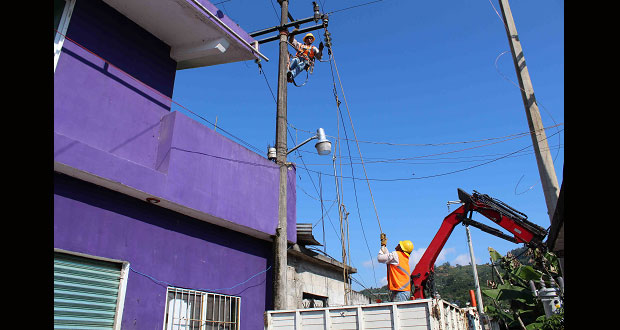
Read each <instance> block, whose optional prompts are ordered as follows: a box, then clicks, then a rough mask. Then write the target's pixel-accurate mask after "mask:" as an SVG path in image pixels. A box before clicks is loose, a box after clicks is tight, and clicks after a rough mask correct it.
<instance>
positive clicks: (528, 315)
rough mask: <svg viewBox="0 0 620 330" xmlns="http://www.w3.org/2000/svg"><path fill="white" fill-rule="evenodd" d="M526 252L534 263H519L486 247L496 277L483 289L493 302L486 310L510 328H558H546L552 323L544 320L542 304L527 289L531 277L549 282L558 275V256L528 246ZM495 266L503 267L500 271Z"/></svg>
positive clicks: (535, 280) (536, 280)
mask: <svg viewBox="0 0 620 330" xmlns="http://www.w3.org/2000/svg"><path fill="white" fill-rule="evenodd" d="M526 253H527V255H529V256H532V259H533V261H534V262H533V265H534V266H530V265H523V264H521V263H520V262H519V261H518V260H517V258H516V257H515V256H514V255H512V254H511V253H508V254H507V255H506V256H505V257H503V256H502V255H501V254H500V253H498V252H497V251H496V250H495V249H493V248H491V247H489V255H490V257H491V265H492V267H493V268H494V271H495V273H496V274H497V277H498V278H497V281H495V280H494V281H489V282H488V283H487V286H488V287H489V288H488V289H483V290H482V293H483V294H484V295H485V296H487V297H489V298H491V301H492V304H487V305H486V306H485V308H484V310H485V313H487V314H488V315H490V316H491V317H493V318H495V319H500V320H502V321H503V322H504V324H505V325H506V326H507V327H508V328H509V329H521V330H533V329H543V328H549V329H560V328H559V327H549V324H551V322H546V319H545V312H544V309H543V307H542V304H541V303H540V301H538V299H536V297H535V296H534V294H533V293H532V291H531V290H530V288H529V281H530V280H532V281H534V282H535V283H538V282H539V281H541V280H543V281H545V282H546V283H548V284H549V285H551V283H550V282H552V281H555V280H554V277H557V276H558V275H559V274H558V271H557V270H558V269H559V267H558V261H557V258H556V257H555V255H553V254H552V253H550V252H544V253H543V252H541V251H540V250H539V249H528V251H527V252H526ZM496 267H497V268H500V269H502V270H503V274H500V272H499V271H498V270H497V268H496ZM556 319H557V318H556ZM556 323H557V322H556ZM560 323H561V322H560Z"/></svg>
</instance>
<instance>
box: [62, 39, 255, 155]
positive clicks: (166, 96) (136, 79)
mask: <svg viewBox="0 0 620 330" xmlns="http://www.w3.org/2000/svg"><path fill="white" fill-rule="evenodd" d="M54 31H55V32H56V33H58V34H59V35H61V36H63V37H64V38H65V40H69V41H71V42H72V43H73V44H75V45H76V46H78V47H80V48H82V49H83V50H85V51H87V52H88V53H90V54H92V55H94V56H95V57H97V58H98V59H100V60H102V61H104V62H105V63H106V64H108V65H109V66H111V67H113V68H115V69H116V70H118V71H120V72H121V73H123V74H125V75H126V76H127V77H129V78H131V79H133V80H135V81H136V82H138V83H140V84H141V85H143V86H145V87H146V88H148V89H150V90H151V91H153V92H155V93H157V94H159V95H160V96H162V97H164V98H165V99H167V100H169V101H170V102H172V103H174V104H176V105H178V106H179V107H181V108H183V109H184V110H186V111H188V112H190V113H191V114H193V115H195V116H196V117H198V118H200V119H202V120H204V121H205V122H207V123H209V124H211V125H213V127H215V124H214V123H212V122H210V121H209V120H207V119H206V118H204V117H202V116H200V115H199V114H197V113H195V112H193V111H191V110H190V109H188V108H186V107H184V106H183V105H181V104H180V103H178V102H177V101H175V100H173V99H172V98H171V97H169V96H168V95H165V94H163V93H162V92H160V91H158V90H156V89H155V88H153V87H151V86H149V85H147V84H146V83H144V82H142V81H141V80H139V79H138V78H136V77H134V76H132V75H130V74H129V73H127V72H125V71H124V70H122V69H120V68H119V67H117V66H116V65H114V64H112V63H111V62H110V61H108V60H106V59H104V58H102V57H101V56H99V55H97V54H95V53H94V52H93V51H91V50H89V49H88V48H86V47H84V46H83V45H81V44H79V43H78V42H76V41H75V40H73V39H71V38H69V37H67V36H66V35H64V34H62V33H60V32H58V30H56V29H54ZM220 130H221V131H222V132H224V133H226V134H228V135H229V136H230V137H232V138H234V139H235V140H237V141H239V142H241V144H243V145H244V146H246V147H248V148H250V149H252V150H254V151H256V152H258V153H260V152H261V151H260V149H258V148H257V147H255V146H253V145H251V144H250V143H248V142H246V141H244V140H243V139H241V138H239V137H237V136H235V135H233V134H232V133H230V132H228V131H227V130H225V129H223V128H221V127H220Z"/></svg>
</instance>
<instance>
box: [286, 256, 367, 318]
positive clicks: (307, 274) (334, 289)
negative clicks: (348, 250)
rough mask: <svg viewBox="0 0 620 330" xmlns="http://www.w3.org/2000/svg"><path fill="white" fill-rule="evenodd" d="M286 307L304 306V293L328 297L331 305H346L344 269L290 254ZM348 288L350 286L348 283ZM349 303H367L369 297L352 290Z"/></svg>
mask: <svg viewBox="0 0 620 330" xmlns="http://www.w3.org/2000/svg"><path fill="white" fill-rule="evenodd" d="M286 276H287V278H286V283H287V288H286V290H287V291H286V309H296V308H304V307H306V306H304V305H303V293H304V292H306V293H310V294H313V295H317V296H323V297H328V304H329V306H339V305H344V304H345V301H344V292H345V285H344V281H343V273H342V269H340V270H338V269H335V268H333V267H332V266H321V265H319V264H316V263H312V262H308V261H305V260H302V259H300V258H296V257H293V256H291V255H290V254H289V257H288V267H287V273H286ZM347 290H350V286H349V285H348V284H347ZM348 300H349V301H348V303H347V305H355V304H367V303H369V299H368V298H367V297H365V296H363V295H362V294H360V293H357V292H352V293H351V294H350V296H349V298H348Z"/></svg>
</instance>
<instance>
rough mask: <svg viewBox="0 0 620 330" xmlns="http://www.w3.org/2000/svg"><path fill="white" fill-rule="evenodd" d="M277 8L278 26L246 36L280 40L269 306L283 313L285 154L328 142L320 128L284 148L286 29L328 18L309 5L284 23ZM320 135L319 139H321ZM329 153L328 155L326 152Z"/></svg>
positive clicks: (284, 2)
mask: <svg viewBox="0 0 620 330" xmlns="http://www.w3.org/2000/svg"><path fill="white" fill-rule="evenodd" d="M278 2H279V3H280V7H281V12H280V25H278V26H274V27H270V28H267V29H264V30H260V31H256V32H252V33H250V36H251V37H252V38H254V37H257V36H259V35H263V34H266V33H270V32H274V31H278V35H277V36H272V37H269V38H265V39H262V40H258V41H256V43H257V44H263V43H266V42H270V41H275V40H278V39H279V40H280V57H279V62H278V98H277V101H276V103H277V105H276V107H277V110H276V157H275V159H276V163H277V164H278V165H279V166H280V183H279V188H278V226H277V228H276V234H275V236H274V238H273V253H274V267H273V268H274V269H273V271H274V276H273V305H274V309H275V310H279V309H285V308H286V291H285V290H286V267H287V250H288V248H287V243H288V238H287V235H286V231H287V216H286V212H287V204H286V201H287V191H286V187H287V185H288V182H287V179H288V176H287V172H288V166H289V165H290V164H288V163H287V161H286V155H287V153H289V152H291V151H293V150H295V149H297V148H298V147H300V146H301V145H303V144H304V143H306V142H308V141H310V140H311V139H314V138H318V139H319V142H321V144H323V143H325V142H327V143H329V141H328V140H327V139H326V138H325V133H324V132H323V129H322V128H319V130H320V132H319V130H317V136H315V137H313V138H311V139H308V140H306V141H305V142H303V143H302V144H300V145H299V146H296V147H294V148H292V149H291V150H288V151H287V146H286V132H287V130H286V127H287V118H286V102H287V100H286V97H287V79H286V72H287V71H288V56H289V54H288V48H287V47H288V40H287V39H288V36H289V33H288V28H289V27H291V26H295V27H297V28H299V27H300V25H301V24H304V23H309V22H312V21H314V22H318V21H319V20H323V22H322V24H318V25H314V26H311V27H308V28H304V29H300V30H297V31H296V32H295V33H291V35H293V34H301V33H306V32H310V31H313V30H318V29H320V28H325V27H327V22H328V17H327V15H326V14H321V13H319V6H318V5H317V4H316V2H313V3H312V4H313V8H314V15H313V16H312V17H308V18H304V19H301V20H297V21H292V22H287V19H289V18H290V19H291V20H293V18H292V16H291V14H290V13H289V12H288V3H289V0H278ZM321 134H322V135H321ZM318 145H319V144H318V143H317V146H316V148H317V151H318V152H319V154H323V153H321V152H323V150H321V151H319V149H322V148H320V147H318ZM329 148H330V149H331V143H329ZM327 153H329V152H327Z"/></svg>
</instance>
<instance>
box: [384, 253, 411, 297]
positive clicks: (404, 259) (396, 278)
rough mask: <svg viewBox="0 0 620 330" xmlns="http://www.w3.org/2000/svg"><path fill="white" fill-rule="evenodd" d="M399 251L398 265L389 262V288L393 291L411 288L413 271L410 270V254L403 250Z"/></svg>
mask: <svg viewBox="0 0 620 330" xmlns="http://www.w3.org/2000/svg"><path fill="white" fill-rule="evenodd" d="M396 253H398V265H394V264H388V267H387V278H388V289H390V290H392V291H409V290H411V277H410V274H411V271H410V270H409V256H408V255H407V254H405V253H404V252H402V251H396Z"/></svg>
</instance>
